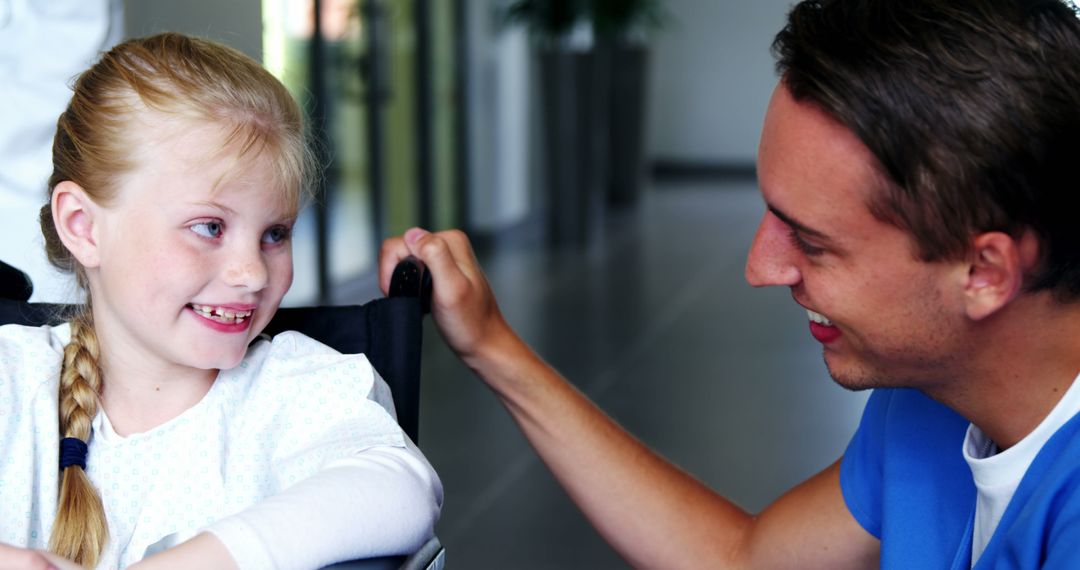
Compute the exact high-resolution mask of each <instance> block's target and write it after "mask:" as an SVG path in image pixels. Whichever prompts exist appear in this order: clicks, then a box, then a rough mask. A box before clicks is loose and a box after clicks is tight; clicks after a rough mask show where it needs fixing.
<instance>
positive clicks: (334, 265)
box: [263, 0, 377, 305]
mask: <svg viewBox="0 0 1080 570" xmlns="http://www.w3.org/2000/svg"><path fill="white" fill-rule="evenodd" d="M321 5H322V6H321V7H322V18H321V20H320V24H321V27H322V36H323V39H324V42H325V43H324V61H325V64H324V66H323V70H322V71H323V73H324V78H325V84H326V98H327V100H326V101H325V113H326V131H327V132H326V134H327V137H326V138H327V140H326V143H325V144H326V148H325V153H324V156H325V157H326V161H327V163H326V165H325V169H324V171H323V172H322V174H323V176H324V177H325V178H324V181H325V188H326V195H325V198H324V200H325V204H326V208H327V212H328V219H327V228H328V231H327V233H328V242H329V244H328V251H327V253H328V255H327V263H328V270H329V279H330V285H331V288H333V287H334V285H337V284H340V283H343V282H346V281H349V280H351V279H355V278H356V277H358V276H360V275H361V274H362V273H364V272H365V271H369V270H371V269H372V268H373V267H374V264H375V257H376V251H377V246H376V244H375V243H374V241H375V240H374V236H373V235H372V234H373V232H372V229H371V228H372V227H373V219H372V212H371V207H370V205H371V198H370V188H369V184H368V180H369V175H368V154H367V140H366V138H365V133H366V130H365V129H366V126H365V122H366V116H365V104H364V94H365V93H364V85H363V80H362V76H361V73H360V66H361V58H362V57H363V56H364V55H365V54H364V42H365V37H364V22H363V19H362V16H361V12H360V10H359V8H358V6H357V2H356V1H355V0H322V2H321ZM313 32H314V19H313V0H263V52H264V59H265V64H266V66H267V68H268V69H269V70H270V71H271V72H272V73H274V74H275V75H276V76H277V77H278V78H280V79H281V80H282V82H283V83H285V85H286V87H288V88H289V90H290V91H291V92H292V93H293V96H294V97H296V98H297V100H298V101H300V102H301V105H302V106H303V107H304V108H306V109H308V110H309V111H310V110H311V109H313V108H314V105H315V102H314V101H313V100H312V93H313V92H314V89H313V87H312V84H311V81H312V76H311V75H312V74H311V71H312V70H311V69H310V65H311V39H312V34H313ZM315 218H316V216H315V208H314V207H313V206H312V207H309V208H307V209H306V210H305V211H304V212H303V213H302V214H301V217H300V219H299V220H298V221H297V226H296V231H295V238H294V244H293V248H294V266H295V275H296V277H295V279H294V283H293V289H292V290H291V291H290V292H289V295H288V296H286V298H285V304H287V305H301V304H310V303H313V302H315V301H316V300H317V294H318V283H317V273H318V272H317V261H316V259H317V246H318V244H317V239H316V219H315Z"/></svg>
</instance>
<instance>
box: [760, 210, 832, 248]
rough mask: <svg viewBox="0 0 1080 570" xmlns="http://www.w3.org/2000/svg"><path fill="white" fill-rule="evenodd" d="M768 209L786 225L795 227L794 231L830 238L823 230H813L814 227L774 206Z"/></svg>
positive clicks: (820, 238)
mask: <svg viewBox="0 0 1080 570" xmlns="http://www.w3.org/2000/svg"><path fill="white" fill-rule="evenodd" d="M769 211H770V212H772V213H773V215H774V216H776V217H777V218H780V221H782V222H784V223H785V224H787V225H788V226H791V227H792V228H794V229H795V231H797V232H799V233H800V234H803V235H805V236H808V237H812V238H816V239H819V240H823V241H831V238H830V237H829V236H828V235H826V234H825V233H824V232H821V231H818V230H815V229H814V228H811V227H809V226H807V225H806V224H803V223H801V222H799V221H798V220H796V219H795V218H792V217H791V216H789V215H787V214H785V213H783V212H781V211H780V210H779V209H778V208H777V207H776V206H769Z"/></svg>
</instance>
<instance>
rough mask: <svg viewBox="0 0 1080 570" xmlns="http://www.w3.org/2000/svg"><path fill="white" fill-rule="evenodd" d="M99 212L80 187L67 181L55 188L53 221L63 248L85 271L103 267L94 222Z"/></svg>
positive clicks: (53, 194)
mask: <svg viewBox="0 0 1080 570" xmlns="http://www.w3.org/2000/svg"><path fill="white" fill-rule="evenodd" d="M99 212H100V208H99V207H98V205H97V204H95V203H94V201H93V200H91V199H90V196H89V195H88V194H87V193H86V191H85V190H83V189H82V187H81V186H79V185H78V184H76V183H74V182H72V181H70V180H65V181H63V182H61V183H59V184H57V185H56V187H55V188H53V193H52V217H53V225H54V226H56V233H57V234H58V235H59V236H60V241H62V242H63V243H64V247H66V248H67V249H68V251H70V252H71V254H72V255H73V256H75V259H77V260H78V261H79V264H81V265H82V266H83V267H86V268H90V267H97V265H98V264H99V263H100V257H99V251H98V244H97V232H96V231H95V226H94V222H95V219H96V218H98V217H99V216H98V215H97V214H98V213H99Z"/></svg>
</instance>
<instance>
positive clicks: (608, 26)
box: [588, 0, 664, 39]
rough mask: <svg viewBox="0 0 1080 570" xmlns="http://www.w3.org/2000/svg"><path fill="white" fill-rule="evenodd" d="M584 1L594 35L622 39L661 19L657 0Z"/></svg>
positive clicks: (647, 28)
mask: <svg viewBox="0 0 1080 570" xmlns="http://www.w3.org/2000/svg"><path fill="white" fill-rule="evenodd" d="M588 4H589V18H590V19H591V20H592V26H593V33H594V34H595V35H596V37H598V38H613V39H626V38H627V37H628V36H631V35H634V34H638V33H641V32H644V31H646V30H649V29H652V28H658V27H660V26H661V25H662V24H663V21H664V9H663V5H662V2H661V0H588Z"/></svg>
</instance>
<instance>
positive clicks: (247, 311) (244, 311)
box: [188, 303, 256, 333]
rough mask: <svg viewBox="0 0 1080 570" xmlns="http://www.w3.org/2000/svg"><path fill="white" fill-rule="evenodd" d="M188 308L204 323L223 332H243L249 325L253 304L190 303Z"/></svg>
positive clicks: (253, 310)
mask: <svg viewBox="0 0 1080 570" xmlns="http://www.w3.org/2000/svg"><path fill="white" fill-rule="evenodd" d="M188 308H190V309H191V311H192V312H193V313H194V314H195V315H196V317H197V318H198V319H199V320H200V322H202V323H203V324H204V325H206V326H208V327H210V328H211V329H213V330H216V331H219V332H224V333H238V332H244V331H246V330H247V329H248V327H250V326H251V315H252V313H254V312H255V308H256V306H255V305H250V304H249V305H235V304H234V305H200V304H195V303H191V304H189V305H188Z"/></svg>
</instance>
